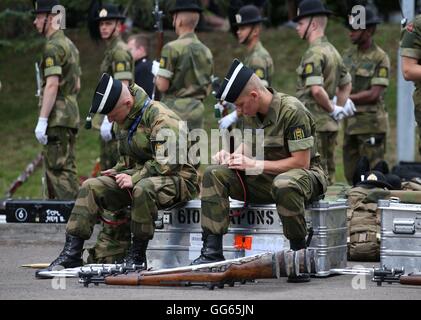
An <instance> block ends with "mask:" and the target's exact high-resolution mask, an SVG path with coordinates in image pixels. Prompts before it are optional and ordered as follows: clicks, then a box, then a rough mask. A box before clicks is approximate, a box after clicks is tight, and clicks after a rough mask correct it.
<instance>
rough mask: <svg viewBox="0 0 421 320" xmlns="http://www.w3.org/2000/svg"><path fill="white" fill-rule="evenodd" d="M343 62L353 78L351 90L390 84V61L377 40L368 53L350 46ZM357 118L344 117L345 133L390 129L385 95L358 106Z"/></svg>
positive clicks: (381, 131) (375, 131)
mask: <svg viewBox="0 0 421 320" xmlns="http://www.w3.org/2000/svg"><path fill="white" fill-rule="evenodd" d="M343 59H344V63H345V65H346V66H347V68H348V70H349V72H350V74H351V77H352V93H359V92H361V91H366V90H370V88H371V87H372V86H376V85H377V86H384V87H388V86H389V73H390V60H389V57H388V55H387V53H386V52H384V51H383V50H382V49H381V48H380V47H379V46H377V45H376V44H375V43H373V45H372V46H371V47H370V48H369V49H368V50H367V51H365V52H361V51H359V50H358V48H357V47H352V48H349V49H348V50H346V51H345V53H344V55H343ZM356 108H357V112H356V114H355V116H354V117H351V118H348V119H346V120H345V133H346V134H350V135H352V134H369V133H385V132H387V131H388V126H389V123H388V116H387V113H386V109H385V105H384V94H383V95H382V96H381V97H380V99H379V100H378V101H377V102H376V103H373V104H369V105H356Z"/></svg>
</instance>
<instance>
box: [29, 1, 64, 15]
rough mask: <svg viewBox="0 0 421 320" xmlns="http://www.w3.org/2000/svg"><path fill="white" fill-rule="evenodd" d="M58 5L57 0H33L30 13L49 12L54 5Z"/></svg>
mask: <svg viewBox="0 0 421 320" xmlns="http://www.w3.org/2000/svg"><path fill="white" fill-rule="evenodd" d="M58 5H60V2H59V1H58V0H34V10H32V13H35V14H38V13H51V11H52V10H53V8H54V6H58Z"/></svg>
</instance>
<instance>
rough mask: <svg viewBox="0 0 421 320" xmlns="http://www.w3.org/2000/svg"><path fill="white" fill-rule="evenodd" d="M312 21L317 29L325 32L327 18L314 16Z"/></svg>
mask: <svg viewBox="0 0 421 320" xmlns="http://www.w3.org/2000/svg"><path fill="white" fill-rule="evenodd" d="M314 21H315V22H316V23H317V25H318V26H319V28H321V29H322V30H323V31H325V30H326V27H327V22H328V18H327V16H315V17H314Z"/></svg>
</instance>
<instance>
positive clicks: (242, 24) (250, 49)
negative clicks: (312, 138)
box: [219, 5, 274, 129]
mask: <svg viewBox="0 0 421 320" xmlns="http://www.w3.org/2000/svg"><path fill="white" fill-rule="evenodd" d="M235 19H236V26H237V27H238V30H237V38H238V42H239V43H240V44H243V45H245V46H246V49H247V56H246V57H245V59H244V65H245V66H247V67H249V68H250V69H252V70H253V71H254V73H255V74H256V75H257V76H258V77H259V79H260V80H262V81H263V84H264V86H265V87H266V88H268V87H270V86H271V84H272V77H273V73H274V67H273V60H272V57H271V56H270V54H269V52H268V51H267V50H266V49H265V48H264V47H263V45H262V43H261V42H260V34H261V32H262V22H263V21H266V18H262V16H261V15H260V10H259V9H258V8H257V7H256V6H254V5H247V6H244V7H241V9H240V10H239V11H238V14H236V16H235ZM237 120H238V114H237V111H236V110H235V111H233V112H231V113H230V114H229V115H227V116H225V117H224V118H222V119H221V120H220V121H219V128H221V129H227V128H228V127H229V126H231V125H232V124H233V123H235V122H236V121H237Z"/></svg>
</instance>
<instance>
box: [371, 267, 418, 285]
mask: <svg viewBox="0 0 421 320" xmlns="http://www.w3.org/2000/svg"><path fill="white" fill-rule="evenodd" d="M372 281H373V282H376V283H377V285H378V286H381V285H382V284H383V282H386V283H388V284H392V283H400V284H403V285H410V286H421V273H410V274H408V275H405V270H404V269H403V268H402V269H388V268H386V267H383V268H381V269H375V270H374V275H373V279H372Z"/></svg>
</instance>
